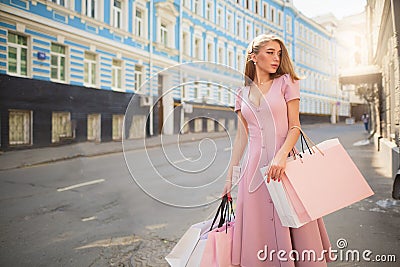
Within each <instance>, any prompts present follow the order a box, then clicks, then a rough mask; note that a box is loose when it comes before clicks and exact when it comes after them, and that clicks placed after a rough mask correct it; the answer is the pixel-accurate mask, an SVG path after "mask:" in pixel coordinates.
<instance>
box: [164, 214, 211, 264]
mask: <svg viewBox="0 0 400 267" xmlns="http://www.w3.org/2000/svg"><path fill="white" fill-rule="evenodd" d="M211 225H212V220H207V221H203V222H199V223H196V224H193V225H192V226H190V228H189V229H188V230H187V231H186V232H185V234H184V235H183V236H182V237H181V239H180V240H179V241H178V243H177V244H176V245H175V247H174V248H173V249H172V250H171V252H170V253H169V254H168V255H167V256H166V257H165V259H166V260H167V262H168V263H169V265H170V266H172V267H184V266H190V267H195V266H199V265H200V261H201V256H202V255H203V250H204V247H205V241H206V240H207V234H208V232H209V231H210V227H211ZM215 227H217V226H216V225H215V226H214V227H213V228H215Z"/></svg>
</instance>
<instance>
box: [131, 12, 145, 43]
mask: <svg viewBox="0 0 400 267" xmlns="http://www.w3.org/2000/svg"><path fill="white" fill-rule="evenodd" d="M134 10H135V27H134V29H135V35H136V36H137V37H141V38H144V37H145V21H146V16H145V14H146V12H145V11H144V10H143V9H142V8H140V7H136V8H135V9H134ZM138 11H139V12H140V14H141V18H139V17H138V16H137V12H138Z"/></svg>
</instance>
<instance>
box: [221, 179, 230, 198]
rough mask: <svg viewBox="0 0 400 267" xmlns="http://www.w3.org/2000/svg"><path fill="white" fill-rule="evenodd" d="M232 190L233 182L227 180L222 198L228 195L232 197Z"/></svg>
mask: <svg viewBox="0 0 400 267" xmlns="http://www.w3.org/2000/svg"><path fill="white" fill-rule="evenodd" d="M231 190H232V180H231V179H226V182H225V186H224V190H223V191H222V196H225V195H226V194H228V196H230V195H231Z"/></svg>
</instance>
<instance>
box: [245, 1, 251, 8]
mask: <svg viewBox="0 0 400 267" xmlns="http://www.w3.org/2000/svg"><path fill="white" fill-rule="evenodd" d="M244 8H246V9H249V8H250V3H249V0H244Z"/></svg>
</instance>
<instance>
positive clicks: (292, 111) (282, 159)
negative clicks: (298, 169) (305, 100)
mask: <svg viewBox="0 0 400 267" xmlns="http://www.w3.org/2000/svg"><path fill="white" fill-rule="evenodd" d="M299 109H300V100H299V99H293V100H290V101H289V102H287V113H288V114H287V115H288V125H289V131H288V134H287V136H286V139H285V142H284V143H283V145H282V147H281V148H280V149H279V151H278V152H277V153H276V155H275V157H274V159H273V160H272V163H271V167H270V168H269V171H268V177H267V182H269V181H270V179H273V180H276V179H278V181H280V179H281V177H282V175H283V173H284V172H285V168H286V160H287V157H288V155H289V152H290V151H291V150H292V148H293V147H294V146H295V144H296V142H297V139H298V138H299V136H300V131H299V130H298V129H296V128H292V127H293V126H299V127H300V118H299V113H300V111H299Z"/></svg>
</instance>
